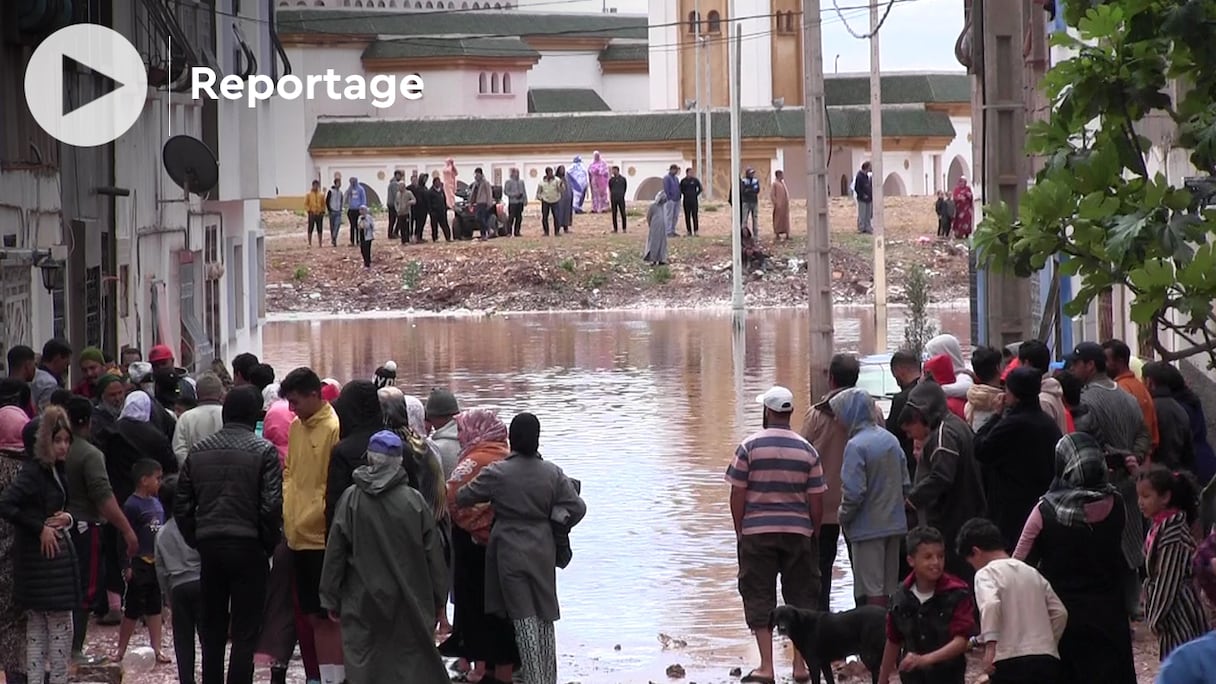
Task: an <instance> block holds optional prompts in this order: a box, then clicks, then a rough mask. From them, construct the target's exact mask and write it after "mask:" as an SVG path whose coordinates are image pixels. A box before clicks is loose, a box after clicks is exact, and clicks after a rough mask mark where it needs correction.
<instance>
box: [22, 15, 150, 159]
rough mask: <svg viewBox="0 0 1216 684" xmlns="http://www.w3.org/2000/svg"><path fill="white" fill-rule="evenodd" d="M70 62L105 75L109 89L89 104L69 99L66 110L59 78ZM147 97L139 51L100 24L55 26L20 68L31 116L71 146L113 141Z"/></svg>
mask: <svg viewBox="0 0 1216 684" xmlns="http://www.w3.org/2000/svg"><path fill="white" fill-rule="evenodd" d="M72 61H74V62H77V63H78V64H79V65H81V66H84V67H87V68H88V69H91V70H92V71H94V72H96V73H98V74H101V75H102V76H105V77H106V78H108V79H110V80H111V81H113V82H114V86H115V87H114V89H113V90H111V91H110V92H107V93H104V94H102V95H100V96H99V97H96V98H94V99H93V100H90V101H88V102H83V103H80V102H72V103H71V107H70V108H69V106H68V104H67V103H65V102H64V88H63V78H64V72H65V68H66V67H67V66H68V64H70V62H72ZM75 95H77V96H79V92H77V93H75ZM147 99H148V74H147V71H146V67H145V66H144V61H143V58H142V57H141V56H140V54H139V51H137V50H136V49H135V46H134V45H132V44H131V42H130V41H129V40H127V39H126V38H124V37H123V36H122V34H120V33H118V32H117V31H115V30H113V29H110V28H107V27H105V26H98V25H96V24H74V25H72V26H68V27H66V28H62V29H59V30H58V31H56V32H54V33H52V34H51V35H50V36H47V38H46V39H45V40H43V41H42V42H41V43H39V44H38V47H37V49H35V50H34V54H33V55H31V56H30V61H29V65H28V66H27V67H26V70H25V100H26V103H27V104H28V105H29V109H30V114H31V115H33V117H34V120H35V121H37V122H38V125H39V126H41V127H42V130H44V131H46V132H47V134H49V135H50V136H51V137H53V138H55V139H56V140H58V141H60V142H62V143H65V144H67V145H72V146H74V147H97V146H98V145H105V144H107V143H111V142H114V141H115V140H117V139H118V137H119V136H121V135H122V134H123V133H126V132H127V131H128V130H130V128H131V126H133V125H135V122H136V121H137V120H138V119H139V116H140V114H142V113H143V110H144V105H145V104H146V102H147Z"/></svg>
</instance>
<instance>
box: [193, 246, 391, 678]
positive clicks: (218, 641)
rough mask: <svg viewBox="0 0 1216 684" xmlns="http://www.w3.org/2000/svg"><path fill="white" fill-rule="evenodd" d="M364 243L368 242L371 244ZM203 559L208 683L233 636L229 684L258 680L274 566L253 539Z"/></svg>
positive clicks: (209, 550) (220, 671)
mask: <svg viewBox="0 0 1216 684" xmlns="http://www.w3.org/2000/svg"><path fill="white" fill-rule="evenodd" d="M364 244H367V243H366V242H365V243H364ZM198 552H199V559H200V560H201V562H202V579H201V580H200V585H201V589H202V597H203V606H204V607H205V610H204V611H203V628H202V630H200V631H199V635H200V638H201V641H202V646H203V684H224V682H225V678H224V647H225V646H226V645H227V644H228V639H229V636H231V638H232V653H231V655H230V657H229V663H228V677H227V680H226V681H227V684H252V683H253V652H254V650H255V649H256V648H257V643H258V636H259V635H260V634H261V631H262V606H263V604H264V602H265V600H266V577H267V575H268V574H269V564H268V562H267V560H266V552H265V551H264V550H263V549H262V546H261V544H259V543H258V542H257V541H255V540H252V539H210V540H204V541H200V542H199V543H198Z"/></svg>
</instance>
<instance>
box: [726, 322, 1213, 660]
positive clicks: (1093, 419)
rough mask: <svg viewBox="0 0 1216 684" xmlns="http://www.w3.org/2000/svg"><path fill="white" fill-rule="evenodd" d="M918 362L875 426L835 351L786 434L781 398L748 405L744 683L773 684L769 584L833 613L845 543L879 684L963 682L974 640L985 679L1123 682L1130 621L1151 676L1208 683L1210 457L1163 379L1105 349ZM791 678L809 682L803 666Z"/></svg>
mask: <svg viewBox="0 0 1216 684" xmlns="http://www.w3.org/2000/svg"><path fill="white" fill-rule="evenodd" d="M923 358H924V359H925V360H924V361H923V363H922V356H921V355H917V354H913V353H909V352H904V351H900V352H897V353H895V354H893V355H892V358H891V362H890V370H891V373H892V375H893V377H894V378H895V380H896V381H897V382H898V384H899V386H900V392H899V393H898V394H897V395H896V396H895V397H894V398H893V400H892V403H891V408H890V412H889V415H887V416H886V417H885V418H884V417H883V416H882V414H881V411H880V410H879V408H878V406H877V404H876V402H875V400H874V398H873V397H871V396H870V395H869V393H868V392H866V391H865V390H862V389H859V388H857V387H856V385H857V381H858V378H859V375H860V365H859V363H858V361H857V359H856V358H855V357H853V356H851V355H845V354H839V355H836V356H835V357H834V358H833V359H832V361H831V367H830V369H829V374H828V377H829V386H830V388H831V390H830V392H829V393H828V395H827V396H826V397H824V398H822V399H821V400H820V401H818V402H817V403H815V404H814V405H812V406H811V407H810V408H809V409H808V410H807V411H806V414H805V418H804V420H803V422H802V424H801V426H798V425H796V424H795V423H794V422H793V420H794V397H793V394H792V393H791V392H790V391H789V390H788V389H785V388H783V387H773V388H772V389H770V390H769V391H768V392H766V393H765V394H763V395H761V396H760V397H758V398H757V400H758V402H759V403H760V404H761V405H762V408H763V411H764V429H763V430H761V431H760V432H758V433H755V434H753V435H751V436H749V437H748V438H747V439H745V440H744V441H743V442H742V443H741V444H740V445H739V447H738V449H737V450H736V453H735V456H734V459H733V460H732V462H731V464H730V466H729V468H728V469H727V471H726V481H727V482H728V483H729V484H730V485H731V496H730V510H731V513H732V516H733V520H734V527H735V533H736V535H737V537H738V539H739V544H738V563H739V593H740V595H741V597H742V599H743V606H744V618H745V621H746V624H747V626H748V628H749V629H751V630H752V632H753V633H754V635H755V638H756V643H757V646H758V648H759V652H760V663H759V665H758V666H757V667H756V668H755V669H753V670H752V671H751V672H749V673H747V674H746V675H745V676H744V677H743V678H742V681H744V682H760V683H769V682H773V681H775V677H776V674H775V669H774V662H773V649H772V621H771V618H770V612H771V611H772V610H773V609H774V608H775V607H776V601H777V594H776V581H777V578H778V576H780V580H781V589H782V593H783V595H784V598H785V602H786V603H787V604H788V605H791V606H794V607H796V608H801V609H807V610H816V609H817V610H827V609H828V596H829V584H830V581H831V580H830V578H831V576H832V575H831V571H832V567H833V564H834V562H835V558H836V553H837V546H838V543H839V539H840V538H841V536H843V538H844V540H845V543H846V547H847V549H848V554H849V557H850V563H851V565H852V571H853V589H854V595H855V602H856V604H857V606H859V607H860V606H864V605H877V606H884V607H886V609H887V624H886V637H887V646H886V651H885V654H884V658H883V662H882V667H881V672H879V673H877V674H878V675H879V676H878V681H881V682H883V683H884V684H885V683H886V682H887V681H889V680H890V679H891V677H892V676H893V675H894V674H895V673H896V672H898V673H899V674H900V678H901V681H903V682H905V683H906V684H911V683H921V682H924V683H929V682H933V683H935V684H938V683H949V682H958V683H960V684H961V682H963V681H964V674H965V672H966V653H967V652H968V651H969V650H970V649H972V648H978V649H981V650H982V658H983V664H984V668H985V671H986V674H987V675H988V676H989V677H990V679H989V681H990V682H992V683H993V684H1005V683H1023V682H1026V683H1031V682H1033V683H1034V684H1053V683H1057V682H1058V683H1061V684H1083V683H1088V682H1113V683H1116V684H1135V682H1136V681H1137V676H1136V668H1135V664H1134V662H1133V649H1132V639H1133V627H1134V624H1135V623H1137V622H1142V623H1143V624H1145V625H1146V626H1147V627H1148V628H1149V629H1150V630H1151V632H1152V634H1153V635H1154V636H1155V637H1156V639H1157V642H1158V643H1157V651H1158V655H1159V657H1160V658H1161V660H1162V661H1164V662H1163V664H1162V667H1161V670H1160V672H1161V674H1160V679H1159V680H1158V681H1159V682H1161V683H1162V684H1191V683H1194V684H1198V683H1199V682H1210V681H1216V679H1213V677H1214V676H1216V674H1214V673H1216V666H1214V665H1213V663H1216V638H1214V637H1213V636H1212V627H1213V623H1212V621H1211V614H1210V612H1209V611H1210V608H1211V607H1210V605H1205V604H1204V602H1203V601H1202V600H1201V594H1204V593H1206V595H1207V596H1208V601H1209V602H1210V601H1213V600H1216V561H1214V560H1213V558H1214V557H1216V486H1213V485H1212V484H1211V482H1212V481H1213V476H1214V475H1216V455H1214V454H1213V450H1212V447H1211V445H1210V444H1209V442H1208V438H1207V428H1206V419H1205V416H1204V413H1203V409H1202V407H1201V405H1200V403H1199V400H1198V399H1197V398H1196V396H1195V394H1194V393H1193V392H1192V391H1191V390H1190V388H1189V387H1188V386H1187V383H1186V381H1185V379H1184V377H1183V375H1182V373H1181V372H1180V371H1179V370H1178V368H1176V367H1174V366H1172V365H1170V364H1168V363H1164V362H1159V361H1153V362H1149V363H1146V364H1143V367H1142V368H1141V369H1140V370H1139V372H1137V371H1135V370H1133V363H1134V362H1133V358H1132V355H1131V350H1130V349H1129V348H1128V346H1127V345H1126V344H1124V343H1123V342H1121V341H1119V340H1109V341H1107V342H1105V343H1103V344H1097V343H1094V342H1082V343H1081V344H1079V345H1077V346H1076V348H1075V349H1073V350H1072V352H1071V353H1069V354H1067V355H1066V356H1065V358H1064V360H1063V362H1062V363H1054V362H1053V361H1052V356H1051V353H1050V350H1049V349H1048V347H1047V346H1046V345H1045V344H1044V343H1042V342H1040V341H1037V340H1031V341H1027V342H1023V343H1021V344H1019V345H1012V346H1011V347H1009V348H1007V349H1004V350H998V349H993V348H989V347H978V348H976V349H975V350H974V351H973V352H972V354H971V359H970V364H968V363H967V362H966V360H965V358H964V355H963V352H962V347H961V345H960V344H959V342H958V340H957V339H956V338H955V337H953V336H951V335H940V336H938V337H936V338H934V339H932V340H930V341H929V343H928V344H927V345H926V349H925V353H924V355H923ZM1201 590H1202V591H1201ZM793 676H794V679H795V681H809V680H810V673H809V672H808V671H807V667H806V664H805V662H804V661H803V660H802V659H801V658H800V657H797V654H796V658H795V662H794V667H793Z"/></svg>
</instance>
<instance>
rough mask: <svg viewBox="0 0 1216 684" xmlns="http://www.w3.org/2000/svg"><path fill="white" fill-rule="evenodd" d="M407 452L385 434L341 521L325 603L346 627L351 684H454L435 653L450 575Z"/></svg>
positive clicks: (372, 448) (325, 573)
mask: <svg viewBox="0 0 1216 684" xmlns="http://www.w3.org/2000/svg"><path fill="white" fill-rule="evenodd" d="M403 452H404V447H403V445H402V443H401V439H400V438H399V437H398V436H397V435H396V434H395V433H393V432H390V431H388V430H381V431H380V432H377V433H376V434H374V435H372V437H371V439H370V440H369V442H368V445H367V465H365V466H362V467H360V468H359V469H357V470H356V471H355V474H354V484H353V485H351V486H350V487H349V488H347V489H346V491H345V492H343V494H342V497H341V498H340V499H339V500H338V505H337V507H336V510H335V513H334V521H333V525H331V526H330V528H329V538H328V540H327V541H326V546H325V564H324V566H323V568H322V571H321V588H320V597H321V605H322V606H324V608H325V609H326V610H328V611H329V615H330V617H331V619H334V620H341V622H342V647H343V648H342V650H343V654H344V656H345V659H346V660H345V666H346V671H345V679H346V681H347V682H349V684H379V683H381V682H416V683H417V684H441V683H446V682H448V681H449V679H448V674H447V669H446V668H445V667H444V665H443V660H442V658H440V656H439V650H438V649H437V648H436V647H435V639H434V634H435V616H436V615H438V613H439V610H440V609H441V607H442V606H444V605H446V602H447V594H448V569H447V563H446V561H445V560H444V557H443V544H442V542H441V541H440V538H439V531H438V530H437V529H436V527H435V519H434V518H433V517H431V509H430V506H428V505H427V503H426V501H425V500H424V499H423V498H422V495H421V494H419V493H418V492H417V490H415V489H414V488H413V487H411V486H410V484H409V476H408V475H407V473H406V471H405V468H403V467H402V455H403Z"/></svg>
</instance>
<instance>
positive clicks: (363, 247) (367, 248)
mask: <svg viewBox="0 0 1216 684" xmlns="http://www.w3.org/2000/svg"><path fill="white" fill-rule="evenodd" d="M359 251H360V252H361V253H362V254H363V266H364V267H366V268H371V266H372V241H371V240H360V241H359Z"/></svg>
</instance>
